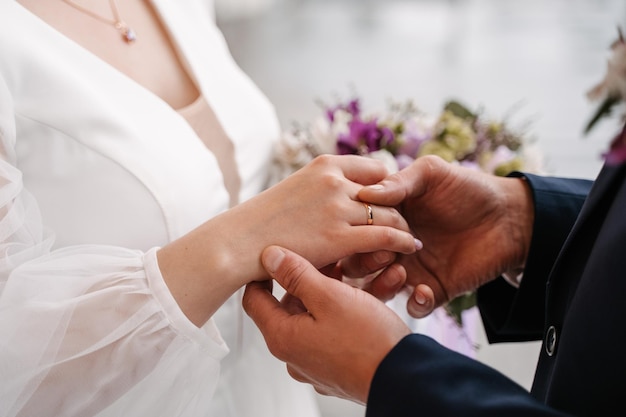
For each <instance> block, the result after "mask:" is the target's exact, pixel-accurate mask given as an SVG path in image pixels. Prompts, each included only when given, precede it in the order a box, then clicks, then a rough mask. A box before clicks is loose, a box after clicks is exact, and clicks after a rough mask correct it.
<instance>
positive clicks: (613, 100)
mask: <svg viewBox="0 0 626 417" xmlns="http://www.w3.org/2000/svg"><path fill="white" fill-rule="evenodd" d="M619 102H620V98H619V96H617V95H610V96H607V97H606V98H605V99H604V101H602V103H601V104H600V106H599V107H598V108H597V109H596V112H595V113H594V114H593V117H592V118H591V120H589V122H588V123H587V126H585V134H587V133H589V131H590V130H591V128H593V126H595V124H596V123H597V122H598V121H599V120H600V119H601V118H603V117H604V116H608V115H610V114H611V109H612V108H613V106H615V105H616V104H617V103H619Z"/></svg>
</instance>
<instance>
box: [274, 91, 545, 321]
mask: <svg viewBox="0 0 626 417" xmlns="http://www.w3.org/2000/svg"><path fill="white" fill-rule="evenodd" d="M321 154H340V155H344V154H355V155H362V156H364V157H368V158H375V159H378V160H381V161H383V162H384V163H385V165H386V166H387V167H388V169H389V171H390V172H396V171H398V170H400V169H402V168H404V167H406V166H407V165H409V164H411V163H412V162H413V161H414V160H415V158H418V157H420V156H423V155H438V156H440V157H441V158H443V159H445V160H446V161H448V162H450V163H453V164H460V165H463V166H466V167H469V168H472V169H476V170H481V171H484V172H488V173H491V174H494V175H502V176H504V175H507V174H508V173H510V172H511V171H514V170H525V171H531V172H538V171H540V166H541V158H540V154H539V152H537V151H536V150H535V148H534V147H532V146H530V140H529V139H528V138H527V137H526V135H525V129H513V128H512V127H511V126H510V125H509V123H508V122H507V121H506V120H504V119H503V120H497V119H494V118H489V117H487V116H486V115H485V114H483V112H481V111H472V110H470V109H468V108H467V107H466V106H464V105H462V104H461V103H459V102H457V101H450V102H448V103H446V104H445V105H444V106H443V109H442V110H441V112H440V113H439V114H437V115H430V114H427V113H425V112H422V111H420V110H419V108H418V107H417V106H416V105H415V103H414V102H413V101H411V100H407V101H404V102H391V103H389V105H388V107H387V109H386V110H385V111H381V112H365V111H364V110H363V109H362V103H361V100H360V99H359V98H358V97H353V98H351V99H348V100H345V101H338V102H336V103H333V104H332V105H327V104H322V114H321V115H320V116H319V117H318V118H317V119H316V120H314V121H313V122H312V123H310V124H303V125H299V124H296V125H294V126H293V128H292V129H290V130H287V131H285V132H283V134H282V137H281V139H280V141H279V143H278V144H277V147H276V153H275V159H274V164H273V173H272V182H274V183H275V182H278V181H280V180H281V179H283V178H285V177H286V176H288V175H289V174H291V173H293V172H294V171H296V170H298V169H300V168H301V167H303V166H304V165H306V164H307V163H308V162H310V161H311V160H312V159H313V158H315V157H316V156H318V155H321ZM474 305H475V297H474V294H473V293H470V294H467V295H465V296H461V297H459V298H457V299H455V300H453V301H451V302H450V303H449V304H448V305H447V306H446V307H445V308H446V311H447V312H448V314H449V315H450V316H451V317H453V318H454V319H455V321H456V323H457V324H458V325H459V326H462V323H463V322H462V312H463V311H464V310H466V309H469V308H471V307H473V306H474Z"/></svg>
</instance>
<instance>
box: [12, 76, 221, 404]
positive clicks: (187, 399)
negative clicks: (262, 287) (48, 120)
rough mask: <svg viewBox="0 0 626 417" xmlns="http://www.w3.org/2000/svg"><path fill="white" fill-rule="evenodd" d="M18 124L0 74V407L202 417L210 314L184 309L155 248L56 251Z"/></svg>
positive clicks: (208, 387)
mask: <svg viewBox="0 0 626 417" xmlns="http://www.w3.org/2000/svg"><path fill="white" fill-rule="evenodd" d="M14 120H15V115H14V110H13V106H12V101H11V96H10V94H9V91H8V89H7V87H6V85H5V84H4V83H3V81H2V78H1V77H0V155H1V160H0V252H1V253H2V257H1V259H0V338H1V339H0V375H1V380H2V382H1V383H0V415H2V416H79V415H80V416H87V415H88V416H94V415H111V416H113V415H114V416H120V415H129V416H139V415H146V416H147V415H150V416H176V415H183V414H184V415H199V413H198V414H196V413H195V411H194V408H195V407H198V408H199V407H201V406H202V403H203V402H204V401H207V399H210V397H211V395H212V392H213V390H214V388H215V385H216V381H217V377H218V373H219V360H220V359H221V358H222V357H223V356H224V355H225V354H226V352H227V348H226V346H225V345H224V343H223V341H222V339H221V337H220V335H219V332H218V331H217V330H216V328H215V326H214V325H213V322H212V321H210V322H209V323H207V325H205V326H204V327H203V328H201V329H200V328H197V327H195V326H194V325H193V324H191V323H190V322H189V321H188V320H187V319H186V317H185V316H184V315H183V314H182V312H181V311H180V309H179V308H178V306H177V305H176V303H175V301H174V299H173V298H172V296H171V294H170V293H169V291H168V290H167V287H166V285H165V283H164V281H163V279H162V277H161V274H160V271H159V268H158V265H157V262H156V249H153V250H151V251H148V252H147V253H142V252H138V251H134V250H128V249H124V248H118V247H110V246H97V245H93V246H73V247H67V248H62V249H56V250H51V247H52V245H53V239H54V236H53V234H52V233H50V232H49V231H46V229H45V228H44V226H43V225H42V224H41V217H40V215H39V212H38V208H37V203H36V201H35V200H34V199H33V198H32V196H30V195H29V194H28V192H27V191H26V190H25V189H24V188H23V186H22V180H21V173H20V171H19V170H18V169H17V168H16V162H15V154H14V146H15V141H16V131H15V122H14Z"/></svg>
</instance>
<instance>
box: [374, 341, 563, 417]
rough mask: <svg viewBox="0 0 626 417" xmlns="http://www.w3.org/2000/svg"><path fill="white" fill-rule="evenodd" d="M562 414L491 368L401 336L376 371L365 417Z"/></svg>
mask: <svg viewBox="0 0 626 417" xmlns="http://www.w3.org/2000/svg"><path fill="white" fill-rule="evenodd" d="M454 415H460V416H467V417H472V416H476V417H478V416H480V417H491V416H493V417H496V416H497V417H502V416H507V417H517V416H519V417H534V416H564V415H565V414H562V413H561V412H559V411H556V410H554V409H551V408H549V407H547V406H546V405H545V404H543V403H541V402H540V401H538V400H536V399H535V398H533V397H532V396H531V395H530V394H529V393H528V391H526V390H525V389H524V388H523V387H521V386H519V385H518V384H516V383H515V382H513V381H512V380H510V379H508V378H507V377H506V376H504V375H502V374H501V373H499V372H497V371H496V370H494V369H492V368H490V367H488V366H486V365H483V364H482V363H480V362H477V361H475V360H473V359H470V358H468V357H467V356H464V355H461V354H459V353H457V352H454V351H451V350H449V349H446V348H445V347H443V346H441V345H440V344H438V343H437V342H435V341H434V340H432V339H430V338H429V337H427V336H424V335H420V334H413V335H409V336H407V337H405V338H404V339H402V340H401V341H400V343H398V345H396V346H395V347H394V349H393V350H392V351H391V352H390V353H389V354H388V355H387V356H386V357H385V359H384V360H383V361H382V362H381V364H380V366H379V367H378V369H377V371H376V374H375V375H374V379H373V381H372V386H371V388H370V393H369V398H368V403H367V410H366V417H416V416H430V417H437V416H454Z"/></svg>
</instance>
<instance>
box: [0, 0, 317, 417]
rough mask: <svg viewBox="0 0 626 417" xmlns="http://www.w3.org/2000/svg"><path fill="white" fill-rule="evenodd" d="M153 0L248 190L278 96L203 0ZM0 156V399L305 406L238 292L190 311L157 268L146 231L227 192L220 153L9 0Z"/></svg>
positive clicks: (217, 411) (230, 409)
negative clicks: (252, 72) (237, 56)
mask: <svg viewBox="0 0 626 417" xmlns="http://www.w3.org/2000/svg"><path fill="white" fill-rule="evenodd" d="M152 3H153V6H154V7H155V9H156V10H157V11H158V13H159V15H160V16H161V18H162V19H163V20H164V23H165V25H166V27H167V29H168V31H169V33H170V34H171V36H172V38H173V40H174V41H175V43H176V46H177V48H178V50H179V52H180V54H181V55H182V56H184V59H185V60H186V65H187V66H188V69H189V71H190V72H191V73H192V74H193V77H194V79H195V81H196V82H197V84H198V85H199V87H200V90H201V93H202V95H203V97H204V98H205V99H206V102H207V103H209V105H210V107H211V108H212V109H213V111H214V113H215V115H216V117H217V119H218V120H219V122H220V124H221V127H223V129H224V131H225V132H226V134H227V135H228V137H229V138H230V139H231V140H232V142H233V145H234V149H235V159H236V162H237V165H238V167H239V177H240V179H241V187H240V193H239V196H238V197H239V200H240V201H243V200H245V199H248V198H250V197H251V196H253V195H255V194H256V193H258V192H259V191H261V190H262V188H263V187H264V185H265V180H266V177H267V171H268V164H269V158H270V153H271V146H272V143H273V141H274V140H275V139H276V137H277V135H278V133H279V132H278V124H277V121H276V117H275V114H274V110H273V108H272V106H271V105H270V103H268V101H267V99H266V98H265V97H264V96H263V95H262V94H261V93H260V92H259V91H258V90H257V88H256V87H255V86H254V85H253V83H252V82H251V81H250V80H249V79H248V78H247V77H246V76H245V75H244V74H243V73H242V72H241V71H240V70H239V68H237V66H236V65H235V63H234V62H233V60H232V58H231V56H230V54H229V52H228V50H227V47H226V44H225V42H224V40H223V38H222V36H221V34H220V33H219V31H218V29H217V28H216V26H215V24H214V22H213V19H212V15H211V11H210V9H211V5H210V4H209V3H207V2H206V1H201V0H183V1H168V0H153V1H152ZM0 155H1V161H0V184H1V188H0V207H1V209H0V216H1V219H0V250H1V252H2V255H3V256H2V258H1V259H0V338H1V339H0V340H1V342H0V375H1V381H0V416H3V417H4V416H38V417H39V416H55V417H60V416H133V417H138V416H150V417H155V416H167V417H173V416H190V417H199V416H216V417H316V416H317V415H318V412H317V406H316V402H315V397H314V395H313V392H312V390H311V388H310V387H309V386H307V385H304V384H300V383H297V382H295V381H294V380H292V379H291V378H290V377H289V376H288V375H287V372H286V370H285V367H284V365H283V364H282V363H280V362H279V361H277V360H276V359H274V358H273V357H272V356H271V355H270V354H269V353H268V352H267V348H266V346H265V344H264V342H263V339H262V336H261V335H260V333H259V332H258V331H257V330H256V328H255V327H254V325H253V324H252V322H251V321H250V320H249V319H248V318H247V316H246V315H245V314H244V313H243V311H242V309H241V306H240V296H241V294H236V295H235V296H234V297H232V298H231V299H230V300H229V301H228V302H227V303H226V304H225V305H224V306H223V308H222V309H220V310H219V311H218V312H217V313H216V315H215V316H214V317H213V319H212V320H210V321H209V322H208V323H207V324H206V325H205V326H203V327H202V328H197V327H195V326H194V325H193V324H191V323H190V322H189V321H188V320H187V319H186V317H185V316H184V315H183V314H182V312H181V311H180V309H179V308H178V306H177V304H176V303H175V301H174V299H173V298H172V296H171V295H170V293H169V291H168V289H167V287H166V285H165V283H164V281H163V279H162V277H161V275H160V272H159V268H158V265H157V262H156V257H155V250H156V248H158V247H159V246H162V245H164V244H166V243H167V242H169V241H170V240H172V239H176V238H177V237H179V236H181V235H183V234H184V233H186V232H187V231H189V230H191V229H192V228H194V227H195V226H197V225H199V224H200V223H202V222H203V221H205V220H206V219H208V218H209V217H211V216H214V215H216V214H218V213H219V212H221V211H223V210H225V209H226V208H227V206H228V202H229V196H228V193H227V191H226V189H225V187H224V183H223V179H222V173H221V171H220V169H219V166H218V161H217V160H216V158H215V156H214V155H213V154H212V153H211V152H210V151H209V150H208V148H207V147H206V146H205V145H204V143H203V142H202V141H201V140H200V139H199V138H198V136H197V135H196V133H195V131H194V130H193V129H192V128H191V127H190V125H189V124H188V123H187V122H186V120H185V118H183V117H182V116H181V114H179V113H178V112H176V111H174V110H173V109H172V108H170V107H169V106H168V105H167V104H166V103H164V102H163V101H162V100H160V99H159V98H158V97H156V96H155V95H154V94H152V93H151V92H150V91H148V90H146V89H144V88H142V87H141V86H139V85H138V84H136V83H135V82H133V81H132V80H130V79H129V78H127V77H126V76H124V75H123V74H121V73H120V72H118V71H117V70H115V69H114V68H113V67H111V66H109V65H107V64H106V63H104V62H103V61H101V60H100V59H98V58H97V57H95V56H94V55H92V54H90V53H89V52H87V51H86V50H84V49H82V48H81V47H80V46H78V45H77V44H75V43H74V42H72V41H71V40H69V39H67V38H65V37H64V36H62V35H61V34H59V33H58V32H56V31H55V30H54V29H52V28H51V27H50V26H48V25H47V24H46V23H44V22H43V21H41V20H39V19H38V18H37V17H35V16H34V15H33V14H31V13H30V12H28V11H27V10H26V9H24V8H23V7H21V6H20V5H19V4H18V3H16V2H15V1H14V0H0ZM236 267H237V265H233V268H236ZM229 349H230V353H228V352H229Z"/></svg>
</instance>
